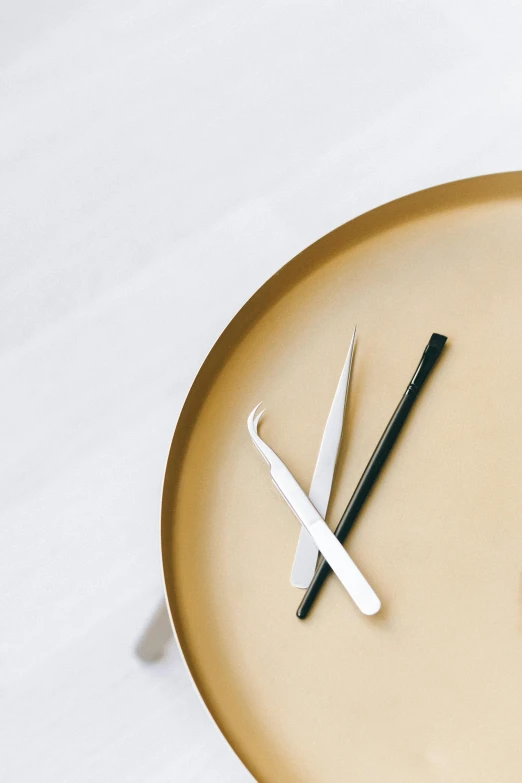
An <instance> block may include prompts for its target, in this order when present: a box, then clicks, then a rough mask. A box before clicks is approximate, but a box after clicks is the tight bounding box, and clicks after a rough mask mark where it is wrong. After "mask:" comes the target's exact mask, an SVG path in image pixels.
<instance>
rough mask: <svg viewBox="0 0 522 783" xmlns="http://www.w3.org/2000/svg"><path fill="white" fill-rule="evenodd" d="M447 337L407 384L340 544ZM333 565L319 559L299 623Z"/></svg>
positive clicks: (435, 341) (342, 525) (342, 527)
mask: <svg viewBox="0 0 522 783" xmlns="http://www.w3.org/2000/svg"><path fill="white" fill-rule="evenodd" d="M446 339H447V338H446V337H444V335H442V334H432V335H431V338H430V341H429V343H428V345H427V346H426V348H425V350H424V353H423V354H422V358H421V360H420V364H419V366H418V367H417V369H416V370H415V373H414V375H413V378H412V379H411V381H410V382H409V384H408V388H407V389H406V391H405V392H404V395H403V397H402V399H401V401H400V402H399V405H398V406H397V409H396V411H395V413H394V414H393V416H392V417H391V419H390V421H389V423H388V426H387V427H386V429H385V430H384V434H383V435H382V437H381V439H380V441H379V443H378V444H377V447H376V449H375V451H374V452H373V454H372V456H371V458H370V461H369V462H368V464H367V466H366V468H365V471H364V473H363V474H362V476H361V479H360V481H359V483H358V484H357V486H356V488H355V491H354V493H353V495H352V497H351V499H350V502H349V503H348V505H347V506H346V509H345V511H344V514H343V515H342V517H341V519H340V521H339V524H338V525H337V528H336V529H335V535H336V538H338V539H339V540H340V541H344V540H345V538H346V536H347V535H348V533H349V532H350V530H351V529H352V527H353V525H354V522H355V520H356V518H357V515H358V513H359V511H360V510H361V508H362V505H363V503H364V501H365V500H366V498H367V497H368V495H369V493H370V490H371V488H372V487H373V485H374V483H375V481H376V480H377V477H378V475H379V473H380V470H381V468H382V466H383V465H384V463H385V462H386V458H387V457H388V455H389V453H390V451H391V450H392V448H393V444H394V443H395V441H396V440H397V437H398V435H399V432H400V431H401V429H402V426H403V424H404V422H405V421H406V418H407V416H408V413H409V412H410V410H411V407H412V405H413V403H414V402H415V400H416V399H417V395H418V393H419V391H420V389H421V388H422V385H423V383H424V381H425V380H426V378H427V377H428V375H429V373H430V370H431V369H432V368H433V366H434V364H435V362H436V361H437V359H438V358H439V356H440V353H441V351H442V349H443V348H444V343H445V342H446ZM330 570H331V569H330V566H329V565H328V563H327V562H326V561H325V560H324V559H323V558H321V559H320V560H319V563H318V566H317V570H316V572H315V574H314V577H313V579H312V581H311V582H310V585H309V587H308V589H307V591H306V593H305V595H304V598H303V600H302V601H301V603H300V605H299V608H298V610H297V616H298V617H299V619H300V620H304V618H305V617H306V616H307V614H308V612H309V611H310V609H311V607H312V604H313V602H314V600H315V597H316V596H317V594H318V592H319V590H320V589H321V587H322V584H323V582H324V580H325V579H326V577H327V576H328V574H329V573H330Z"/></svg>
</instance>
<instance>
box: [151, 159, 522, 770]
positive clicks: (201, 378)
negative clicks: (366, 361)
mask: <svg viewBox="0 0 522 783" xmlns="http://www.w3.org/2000/svg"><path fill="white" fill-rule="evenodd" d="M515 194H519V195H520V197H522V169H521V170H519V169H515V170H510V171H502V172H496V173H490V174H481V175H478V176H473V177H465V178H461V179H456V180H449V181H445V182H443V183H440V184H438V185H432V186H430V187H427V188H421V189H420V190H417V191H413V192H412V193H408V194H406V195H403V196H400V197H398V198H395V199H392V200H391V201H387V202H384V203H382V204H379V205H377V206H376V207H374V208H372V209H371V210H368V211H366V212H363V213H361V214H359V215H356V216H355V217H352V218H350V219H349V220H348V221H346V222H345V223H342V224H340V225H338V226H337V227H335V228H333V229H332V230H331V231H329V232H327V233H326V234H324V235H323V236H321V237H319V238H318V239H317V240H315V241H314V242H313V243H311V244H310V245H307V246H306V247H305V248H303V249H302V250H300V251H299V252H298V253H297V254H296V255H295V256H293V257H292V258H291V259H289V260H288V261H286V262H285V263H284V264H283V265H282V266H281V267H280V268H279V269H278V270H277V271H276V272H275V273H273V274H272V275H271V276H270V277H268V278H267V280H265V282H264V283H262V284H261V286H259V288H258V289H257V290H256V291H255V292H254V293H253V294H252V296H250V297H249V298H248V299H247V301H246V302H245V303H244V304H243V306H242V307H241V308H240V309H239V310H238V311H237V312H236V313H235V315H234V316H232V318H231V319H230V321H229V322H228V324H227V326H226V327H225V328H224V329H223V331H222V332H221V333H220V334H219V336H218V337H217V339H216V340H215V342H214V344H213V345H212V347H211V349H210V350H209V352H208V353H207V355H206V356H205V358H204V360H203V362H202V364H201V366H200V368H199V370H198V372H197V373H196V375H195V377H194V379H193V381H192V383H191V385H190V387H189V390H188V392H187V394H186V396H185V399H184V402H183V404H182V406H181V409H180V413H179V416H178V420H177V422H176V424H175V427H174V431H173V434H172V440H171V444H170V447H169V452H168V456H167V461H166V465H165V474H164V479H163V485H162V500H161V511H160V531H159V532H160V548H161V566H162V581H163V590H164V599H165V603H166V607H167V613H168V617H169V621H170V625H171V629H172V633H173V636H174V639H175V642H176V645H177V648H178V651H179V653H180V656H181V659H182V661H183V664H184V666H185V669H186V671H187V673H188V675H189V678H190V681H191V682H192V685H193V687H194V689H195V691H196V693H197V695H198V697H199V699H200V702H201V704H202V705H203V707H204V708H205V711H206V713H207V715H208V716H209V717H210V719H211V720H212V722H213V724H214V726H215V727H216V728H217V729H218V731H219V734H220V735H221V737H222V738H223V739H224V740H225V741H226V743H227V745H228V746H229V747H230V748H231V749H232V751H233V752H234V754H235V755H236V757H237V758H238V759H239V761H240V762H241V764H242V765H243V767H244V769H245V770H246V771H247V772H248V773H249V775H250V776H251V778H252V780H253V781H257V778H255V777H254V773H253V771H252V770H251V768H250V766H249V763H248V760H247V758H246V754H244V753H243V752H242V750H241V748H240V747H238V744H239V743H236V742H235V741H234V740H233V739H232V738H231V737H229V736H228V732H227V731H226V729H225V728H224V727H223V726H222V725H221V724H220V721H219V719H218V718H217V716H216V715H214V713H213V711H212V709H211V707H210V705H209V703H208V702H207V700H206V698H205V695H204V686H203V685H202V684H201V683H199V682H198V678H197V676H196V674H195V672H194V671H193V669H192V667H191V664H190V651H189V649H188V646H186V645H185V643H184V640H183V636H182V632H181V629H180V628H179V627H178V625H177V623H176V618H177V615H176V601H175V596H174V595H173V592H174V590H173V586H172V584H170V586H169V577H168V573H169V572H171V573H172V569H171V567H170V565H169V563H168V552H169V544H170V537H169V536H170V530H171V529H172V526H173V522H172V513H171V512H172V508H173V506H174V501H175V490H176V481H177V478H178V476H179V474H180V466H181V462H182V461H181V460H179V459H178V457H179V456H181V455H182V453H183V450H184V447H185V445H186V444H187V443H188V439H189V436H190V431H191V421H192V420H193V417H194V415H195V414H197V411H198V409H199V408H200V407H201V404H202V402H203V400H204V397H205V391H206V389H208V388H209V387H210V386H211V385H212V378H213V377H214V376H215V374H216V372H218V371H219V366H220V364H221V362H220V359H221V358H222V357H224V356H226V354H227V353H228V352H229V351H231V350H233V347H234V345H235V341H234V340H232V347H230V346H231V338H235V337H236V335H238V334H239V333H241V334H244V333H245V329H248V328H249V327H250V326H251V325H253V324H254V323H255V321H256V317H255V316H256V315H257V314H262V313H263V303H264V302H265V301H270V299H272V300H274V299H277V298H278V297H279V296H281V295H282V294H283V293H284V292H285V291H287V290H288V289H289V288H290V287H291V286H292V285H293V284H294V283H296V282H298V281H299V279H300V278H301V277H304V276H305V275H306V273H307V272H308V271H309V270H310V269H311V268H313V267H314V266H315V265H316V264H320V263H321V259H322V260H323V261H324V259H325V256H326V254H325V253H324V250H323V249H324V247H325V246H326V247H328V245H329V244H330V245H332V246H333V247H335V244H336V243H337V244H342V247H343V248H345V247H346V245H347V242H346V241H342V242H340V241H339V240H341V239H342V238H343V232H346V233H347V235H348V237H349V238H350V239H351V241H352V243H353V244H357V242H358V241H361V240H362V241H364V239H365V238H366V236H368V229H369V227H370V225H371V224H372V223H373V222H374V221H377V224H380V230H381V231H382V230H385V229H386V226H387V224H388V225H389V226H390V227H391V226H392V225H396V224H397V223H399V222H400V216H401V214H404V217H405V218H406V220H411V219H413V218H414V217H415V216H419V217H420V216H421V215H422V214H423V213H424V214H428V213H430V212H435V211H445V210H450V209H452V208H456V207H459V206H460V207H462V206H465V205H468V204H473V203H478V202H481V201H485V200H494V199H495V198H496V199H497V200H508V199H510V198H513V197H514V195H515ZM350 235H351V236H350ZM331 252H332V249H330V253H331ZM326 257H327V256H326ZM307 261H308V263H307ZM273 288H276V289H277V290H276V292H275V295H274V292H273V291H272V290H271V289H273Z"/></svg>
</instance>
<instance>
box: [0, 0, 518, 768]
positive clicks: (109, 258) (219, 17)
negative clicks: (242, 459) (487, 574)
mask: <svg viewBox="0 0 522 783" xmlns="http://www.w3.org/2000/svg"><path fill="white" fill-rule="evenodd" d="M4 6H5V7H4V9H3V11H2V17H3V21H2V22H1V24H0V110H1V111H0V280H1V286H0V377H1V401H2V404H1V406H0V442H1V444H2V469H1V472H0V482H1V490H0V511H1V515H2V524H1V526H0V558H1V574H2V579H1V585H2V589H1V590H0V617H1V634H0V636H1V642H0V644H1V647H0V655H1V666H0V672H1V673H0V677H1V680H0V689H1V690H0V736H1V738H2V741H1V743H2V751H1V753H0V778H1V780H2V781H3V783H15V782H16V783H20V781H22V782H25V781H38V782H39V783H60V781H74V783H87V782H89V783H92V781H124V782H125V783H132V782H133V781H136V783H138V782H139V783H143V781H147V782H148V783H156V781H157V782H158V783H160V782H163V781H180V783H246V781H247V780H249V779H250V778H249V776H248V774H247V773H246V772H245V770H244V769H243V768H242V766H241V764H240V763H239V761H238V760H237V759H236V758H235V757H234V755H233V754H232V752H231V751H230V750H229V749H228V747H227V746H226V744H225V743H224V741H223V740H222V738H221V737H220V735H219V734H218V732H217V730H216V729H215V728H214V727H213V725H212V723H211V722H210V720H209V718H208V717H207V716H206V714H205V712H204V709H203V707H202V706H201V705H200V703H199V701H198V698H197V696H196V694H195V693H194V692H193V690H192V686H191V684H190V682H189V680H188V676H187V675H186V673H185V671H184V669H183V667H182V664H181V661H180V659H179V656H178V655H177V653H176V651H175V650H174V649H173V648H172V649H171V652H170V653H169V655H168V656H167V658H166V659H165V660H164V661H162V662H161V663H159V664H155V665H153V666H149V667H146V666H144V665H143V664H140V663H139V662H138V661H137V660H136V659H135V657H134V655H133V645H134V643H135V640H136V637H137V635H138V634H139V631H140V629H141V627H142V624H143V623H144V622H145V620H146V619H147V617H148V614H149V612H150V611H152V610H153V608H154V606H155V603H156V600H157V599H158V598H159V596H160V593H161V574H160V565H159V551H158V550H159V546H158V515H159V505H160V493H161V483H162V476H163V468H164V463H165V459H166V455H167V452H168V447H169V443H170V439H171V435H172V431H173V428H174V426H175V422H176V418H177V414H178V412H179V410H180V406H181V405H182V402H183V398H184V395H185V393H186V391H187V389H188V387H189V384H190V382H191V379H192V377H193V375H194V374H195V372H196V371H197V369H198V367H199V365H200V363H201V361H202V359H203V358H204V356H205V354H206V352H207V350H208V349H209V348H210V346H211V345H212V343H213V342H214V340H215V338H216V336H217V335H218V333H219V332H220V330H221V329H222V328H223V327H224V326H225V325H226V323H227V322H228V320H229V319H230V317H231V316H232V315H233V314H234V312H235V311H236V310H237V309H238V308H239V307H240V306H241V305H242V304H243V302H244V301H245V299H246V298H247V297H248V296H249V295H250V294H251V293H252V292H253V291H254V290H255V289H256V288H257V287H258V286H259V285H260V284H261V283H262V282H263V281H264V280H265V279H266V278H267V277H268V276H269V275H270V274H271V273H272V272H274V271H275V270H276V269H277V268H278V267H279V266H281V264H283V263H284V262H285V261H286V260H288V259H289V258H290V257H291V256H293V255H294V254H295V253H296V252H298V251H299V250H301V249H302V248H303V247H305V246H306V245H308V244H309V243H310V242H311V241H313V240H315V239H317V238H318V237H320V236H321V235H323V234H324V233H326V232H327V231H329V230H330V229H332V228H334V227H335V226H336V225H338V224H340V223H343V222H344V221H346V220H347V219H349V218H350V217H352V216H354V215H356V214H359V213H361V212H363V211H365V210H367V209H368V208H371V207H373V206H376V205H377V204H380V203H383V202H386V201H388V200H389V199H391V198H393V197H396V196H400V195H403V194H405V193H408V192H410V191H413V190H417V189H418V188H421V187H425V186H429V185H432V184H437V183H440V182H442V181H447V180H452V179H456V178H459V177H464V176H470V175H473V174H479V173H485V172H493V171H500V170H508V169H516V168H522V144H521V139H522V104H521V95H522V70H521V68H522V48H521V47H520V32H521V30H522V27H521V24H522V4H521V3H520V2H518V0H513V2H506V0H501V2H497V3H492V2H486V1H485V0H473V1H472V0H451V1H448V2H444V1H442V0H441V2H435V0H427V1H426V2H424V3H419V2H414V0H391V2H390V1H388V0H386V1H385V0H365V1H364V2H362V0H361V1H360V2H354V0H350V1H349V2H341V0H339V1H338V2H334V1H333V0H330V1H329V2H328V1H327V2H316V3H302V2H297V1H296V2H291V0H277V1H276V0H273V1H270V2H255V3H254V2H248V1H247V2H244V1H243V2H239V0H192V2H188V1H187V0H108V1H107V0H104V2H101V0H100V1H99V2H96V1H95V0H56V1H55V2H47V3H37V2H36V0H18V2H16V3H14V2H13V3H7V2H5V3H4ZM276 780H277V771H276V770H275V771H274V781H276Z"/></svg>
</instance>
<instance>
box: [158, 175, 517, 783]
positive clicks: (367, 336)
mask: <svg viewBox="0 0 522 783" xmlns="http://www.w3.org/2000/svg"><path fill="white" fill-rule="evenodd" d="M355 324H357V329H358V335H359V337H358V344H357V350H356V355H355V360H354V372H353V381H352V389H351V393H350V397H349V403H348V413H347V418H346V429H345V437H344V440H343V446H342V449H341V453H340V459H339V464H338V471H337V476H336V481H335V483H334V487H333V493H332V500H331V504H330V509H329V514H328V521H329V522H330V524H332V525H334V524H335V523H336V522H337V520H338V519H339V516H340V515H341V513H342V511H343V509H344V506H345V505H346V503H347V501H348V499H349V497H350V495H351V492H352V490H353V488H354V487H355V484H356V483H357V480H358V478H359V477H360V475H361V473H362V471H363V469H364V466H365V464H366V462H367V460H368V458H369V457H370V455H371V453H372V451H373V448H374V446H375V444H376V443H377V440H378V439H379V437H380V435H381V433H382V431H383V429H384V427H385V425H386V424H387V422H388V419H389V418H390V416H391V414H392V412H393V410H394V409H395V406H396V404H397V403H398V401H399V399H400V397H401V395H402V393H403V392H404V390H405V388H406V385H407V383H408V381H409V379H410V377H411V375H412V373H413V370H414V369H415V367H416V364H417V362H418V360H419V358H420V355H421V353H422V351H423V349H424V346H425V345H426V343H427V341H428V339H429V337H430V335H431V333H432V332H441V333H442V334H446V335H447V336H448V343H447V345H446V348H445V350H444V352H443V355H442V357H441V359H440V361H439V364H438V365H437V367H436V368H435V370H434V371H433V374H432V376H431V377H430V379H429V380H428V382H427V383H426V386H425V388H424V389H423V391H422V393H421V395H420V397H419V399H418V401H417V403H416V405H415V407H414V409H413V411H412V414H411V416H410V418H409V420H408V422H407V425H406V427H405V428H404V431H403V432H402V434H401V436H400V438H399V440H398V442H397V444H396V446H395V449H394V451H393V453H392V455H391V457H390V459H389V461H388V463H387V465H386V467H385V469H384V471H383V473H382V475H381V477H380V478H379V480H378V482H377V484H376V486H375V487H374V490H373V492H372V494H371V495H370V497H369V499H368V502H367V503H366V505H365V506H364V508H363V512H362V513H361V515H360V517H359V520H358V522H357V525H356V527H355V528H354V530H353V531H352V533H351V535H350V537H349V538H348V540H347V542H346V546H347V548H348V550H349V551H350V553H351V555H352V556H353V558H354V560H355V561H356V562H357V564H358V565H359V566H360V568H361V570H362V571H363V573H364V574H365V575H366V576H367V577H368V579H369V581H370V582H371V583H372V585H373V586H374V587H375V589H376V590H377V592H378V594H379V596H380V597H381V598H382V601H383V609H382V611H381V612H380V613H379V614H378V615H376V616H375V617H373V618H368V617H364V616H363V615H361V614H360V613H359V612H358V611H357V609H356V608H355V607H354V605H353V604H352V602H351V601H350V599H349V598H348V596H347V594H346V593H345V592H344V591H343V589H342V587H341V586H340V584H339V583H337V582H336V580H335V579H334V578H333V577H330V578H329V580H328V583H327V584H326V585H325V588H324V589H323V591H322V593H321V595H320V596H319V598H318V600H317V602H316V604H315V606H314V608H313V610H312V612H311V614H310V616H309V618H308V619H307V620H306V621H304V622H301V621H299V620H297V619H296V616H295V610H296V607H297V605H298V603H299V601H300V597H301V596H302V593H301V592H300V591H297V590H295V589H293V588H292V587H291V586H290V583H289V574H290V568H291V564H292V559H293V554H294V550H295V545H296V541H297V536H298V532H299V530H298V523H297V521H296V519H295V518H294V517H293V515H292V513H291V512H290V510H289V509H288V508H287V507H286V505H285V503H284V502H283V501H282V499H281V498H280V496H279V495H278V494H277V492H276V490H275V489H274V488H273V486H272V484H271V482H270V478H269V473H268V469H267V466H266V464H265V463H264V462H263V460H262V459H261V458H260V456H259V454H258V453H257V451H256V450H255V448H254V447H253V445H252V442H251V440H250V438H249V436H248V433H247V428H246V418H247V415H248V413H249V412H250V411H251V410H252V408H253V407H254V405H255V404H256V403H258V402H259V401H260V400H263V402H264V403H265V406H266V409H267V412H266V414H265V416H264V421H263V424H262V434H263V437H264V438H265V439H266V441H267V442H268V443H269V444H270V445H272V446H273V448H274V449H275V450H276V451H277V453H278V454H279V455H280V456H281V457H282V458H283V459H284V460H285V461H286V463H287V465H288V466H289V467H290V469H291V470H292V472H293V473H294V475H295V477H296V478H297V479H298V481H300V483H301V484H302V486H303V487H304V488H305V489H308V486H309V483H310V480H311V477H312V473H313V467H314V464H315V459H316V455H317V450H318V447H319V443H320V439H321V434H322V429H323V427H324V423H325V420H326V416H327V413H328V409H329V406H330V402H331V398H332V395H333V392H334V389H335V386H336V382H337V379H338V376H339V373H340V369H341V366H342V363H343V361H344V357H345V354H346V350H347V347H348V343H349V340H350V335H351V332H352V329H353V327H354V325H355ZM521 474H522V174H521V173H513V174H501V175H495V176H489V177H479V178H476V179H472V180H466V181H462V182H456V183H452V184H449V185H443V186H441V187H438V188H433V189H431V190H428V191H423V192H421V193H416V194H414V195H411V196H408V197H406V198H403V199H400V200H398V201H395V202H393V203H391V204H387V205H386V206H383V207H380V208H379V209H376V210H374V211H372V212H370V213H368V214H366V215H363V216H362V217H360V218H357V219H356V220H352V221H351V222H349V223H347V224H346V225H344V226H342V227H341V228H338V229H337V230H336V231H333V232H332V233H331V234H329V235H328V236H326V237H324V238H323V239H321V240H319V241H318V242H316V243H315V244H314V245H312V246H311V247H309V248H308V249H307V250H305V251H304V252H302V253H301V254H300V255H298V256H297V257H296V258H294V259H293V260H292V261H290V262H289V263H288V264H287V265H286V266H285V267H284V268H283V269H282V270H281V271H280V272H279V273H278V274H277V275H275V276H274V277H273V278H271V279H270V280H269V281H268V282H267V283H266V284H265V285H264V286H263V287H262V288H261V289H260V290H259V291H258V292H257V293H256V294H255V296H253V297H252V299H250V301H249V302H247V304H246V305H245V306H244V307H243V309H242V310H241V311H240V312H239V313H238V314H237V316H236V317H235V318H234V319H233V320H232V322H231V323H230V325H229V326H228V327H227V329H226V330H225V332H224V333H223V334H222V335H221V337H220V338H219V340H218V341H217V343H216V344H215V346H214V348H213V349H212V351H211V352H210V354H209V356H208V358H207V359H206V361H205V363H204V365H203V367H202V368H201V370H200V372H199V374H198V376H197V378H196V380H195V381H194V384H193V386H192V388H191V390H190V393H189V395H188V397H187V400H186V403H185V406H184V408H183V411H182V413H181V416H180V419H179V423H178V426H177V428H176V432H175V434H174V439H173V442H172V448H171V451H170V456H169V460H168V465H167V470H166V477H165V488H164V496H163V510H162V548H163V565H164V574H165V582H166V589H167V597H168V602H169V607H170V612H171V616H172V620H173V624H174V628H175V632H176V634H177V637H178V640H179V644H180V647H181V650H182V652H183V655H184V657H185V659H186V662H187V664H188V667H189V669H190V672H191V674H192V677H193V679H194V682H195V684H196V687H197V689H198V691H199V693H200V694H201V696H202V698H203V700H204V702H205V704H206V705H207V707H208V709H209V711H210V713H211V715H212V716H213V718H214V720H215V721H216V723H217V725H218V726H219V728H220V729H221V731H222V732H223V734H224V735H225V737H226V738H227V740H228V742H229V743H230V745H231V746H232V747H233V749H234V750H235V751H236V753H237V754H238V755H239V757H240V758H241V759H242V760H243V762H244V763H245V765H246V766H247V768H248V769H249V770H250V771H251V772H252V774H253V775H254V777H255V778H256V779H257V780H258V781H259V782H260V783H344V782H345V781H346V782H347V783H348V782H349V783H375V781H386V783H410V782H411V783H438V782H439V781H441V782H442V781H444V783H468V782H469V781H473V783H491V781H495V783H519V781H520V777H521V775H522V749H521V741H520V733H521V726H522V665H521V662H522V608H521V606H522V592H521V585H522V582H521V571H522V475H521Z"/></svg>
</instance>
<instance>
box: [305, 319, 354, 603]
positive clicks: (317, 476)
mask: <svg viewBox="0 0 522 783" xmlns="http://www.w3.org/2000/svg"><path fill="white" fill-rule="evenodd" d="M355 334H356V329H354V330H353V335H352V339H351V342H350V347H349V348H348V354H347V356H346V360H345V362H344V366H343V369H342V372H341V377H340V378H339V382H338V384H337V389H336V391H335V395H334V398H333V401H332V406H331V408H330V413H329V414H328V419H327V420H326V425H325V428H324V432H323V437H322V440H321V445H320V447H319V454H318V455H317V462H316V465H315V470H314V475H313V478H312V483H311V485H310V492H309V493H308V497H309V498H310V500H311V501H312V503H313V505H314V506H315V508H316V509H317V511H318V512H319V514H320V515H321V517H323V519H324V518H325V517H326V510H327V508H328V502H329V500H330V492H331V490H332V482H333V478H334V473H335V465H336V463H337V456H338V454H339V445H340V443H341V435H342V431H343V420H344V410H345V407H346V399H347V396H348V388H349V386H350V377H351V370H352V361H353V352H354V347H355ZM317 555H318V549H317V546H316V545H315V543H314V541H313V540H312V538H311V537H310V534H309V533H308V531H307V530H306V528H305V527H301V531H300V533H299V540H298V542H297V549H296V552H295V557H294V564H293V566H292V572H291V574H290V582H291V584H292V585H293V586H294V587H302V588H307V587H308V586H309V585H310V582H311V581H312V578H313V575H314V573H315V569H316V567H317Z"/></svg>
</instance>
